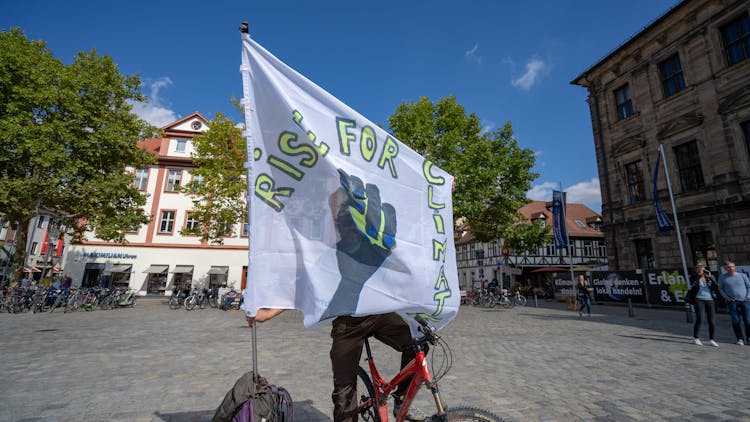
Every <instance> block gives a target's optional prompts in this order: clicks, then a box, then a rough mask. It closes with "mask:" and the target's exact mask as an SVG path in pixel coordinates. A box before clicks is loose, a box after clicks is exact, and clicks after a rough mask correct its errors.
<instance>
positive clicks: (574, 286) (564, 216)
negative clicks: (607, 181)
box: [559, 183, 578, 311]
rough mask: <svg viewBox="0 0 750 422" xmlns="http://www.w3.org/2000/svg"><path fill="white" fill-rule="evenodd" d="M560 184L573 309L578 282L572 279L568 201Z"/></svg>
mask: <svg viewBox="0 0 750 422" xmlns="http://www.w3.org/2000/svg"><path fill="white" fill-rule="evenodd" d="M559 186H560V192H562V194H561V196H562V220H563V224H564V227H565V244H566V245H567V247H566V248H565V251H566V252H567V253H568V268H569V269H570V281H571V282H572V283H573V299H574V300H573V310H574V311H575V303H576V302H575V298H576V297H578V292H577V291H576V290H577V289H578V284H577V283H576V281H575V280H574V279H573V254H571V253H570V248H571V245H570V236H569V235H568V217H567V215H568V210H567V208H568V201H567V200H566V199H567V198H566V197H565V196H566V195H565V192H563V190H562V183H559Z"/></svg>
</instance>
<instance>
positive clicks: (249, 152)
mask: <svg viewBox="0 0 750 422" xmlns="http://www.w3.org/2000/svg"><path fill="white" fill-rule="evenodd" d="M240 34H241V37H242V40H243V42H244V41H245V39H248V40H249V39H250V28H249V25H248V23H247V22H242V24H241V25H240ZM240 73H242V110H243V113H244V117H245V128H244V130H243V132H242V136H243V138H245V160H246V161H245V169H246V170H247V226H248V232H249V231H250V230H249V228H250V223H251V221H250V202H251V198H252V192H253V191H254V190H255V186H254V185H253V131H252V130H251V129H252V128H253V127H254V125H253V121H254V120H253V109H252V108H251V104H250V99H251V98H254V95H252V89H253V86H252V84H251V83H250V62H249V60H248V58H247V55H246V54H245V49H244V48H243V49H242V65H241V66H240ZM250 241H251V238H250V236H248V237H247V267H248V268H250V247H251V245H250ZM245 288H246V289H247V288H248V286H247V285H246V286H245ZM243 294H244V293H243ZM250 331H251V332H252V334H251V336H252V341H253V347H252V350H253V357H252V360H253V388H252V390H251V391H252V393H253V394H254V393H255V384H256V383H257V382H258V337H257V334H256V331H255V324H253V326H252V327H251V328H250Z"/></svg>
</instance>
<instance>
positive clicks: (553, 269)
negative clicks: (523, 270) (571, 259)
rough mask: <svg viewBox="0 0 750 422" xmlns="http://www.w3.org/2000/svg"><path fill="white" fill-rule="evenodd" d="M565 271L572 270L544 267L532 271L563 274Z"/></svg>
mask: <svg viewBox="0 0 750 422" xmlns="http://www.w3.org/2000/svg"><path fill="white" fill-rule="evenodd" d="M563 271H570V268H563V267H542V268H537V269H536V270H532V271H531V272H532V273H561V272H563Z"/></svg>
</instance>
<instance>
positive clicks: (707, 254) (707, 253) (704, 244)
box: [688, 231, 719, 267]
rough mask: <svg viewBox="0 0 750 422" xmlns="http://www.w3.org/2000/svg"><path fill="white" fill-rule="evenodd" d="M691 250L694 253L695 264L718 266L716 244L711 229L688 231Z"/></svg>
mask: <svg viewBox="0 0 750 422" xmlns="http://www.w3.org/2000/svg"><path fill="white" fill-rule="evenodd" d="M688 242H690V251H691V253H692V255H693V265H698V264H701V265H705V266H707V267H716V266H718V265H719V262H718V260H717V257H716V244H715V243H714V240H713V236H712V235H711V232H709V231H703V232H696V233H688Z"/></svg>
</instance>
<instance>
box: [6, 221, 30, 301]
mask: <svg viewBox="0 0 750 422" xmlns="http://www.w3.org/2000/svg"><path fill="white" fill-rule="evenodd" d="M30 222H31V218H24V219H22V220H20V221H18V227H17V228H16V243H15V251H14V253H13V270H12V271H11V273H10V286H11V287H16V286H18V285H19V284H20V283H21V278H22V276H23V267H24V265H26V244H27V243H28V240H29V223H30Z"/></svg>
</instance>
